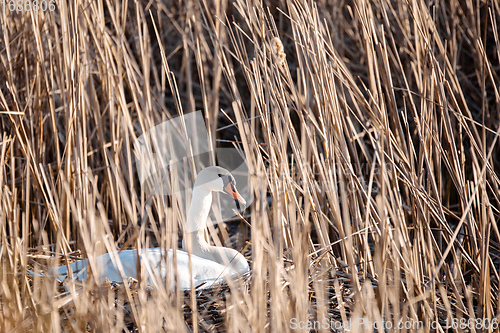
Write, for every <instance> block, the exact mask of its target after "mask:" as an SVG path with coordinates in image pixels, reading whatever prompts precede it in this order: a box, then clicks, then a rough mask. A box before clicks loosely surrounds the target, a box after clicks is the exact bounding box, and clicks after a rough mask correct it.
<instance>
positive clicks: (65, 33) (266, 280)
mask: <svg viewBox="0 0 500 333" xmlns="http://www.w3.org/2000/svg"><path fill="white" fill-rule="evenodd" d="M3 8H5V9H3ZM499 21H500V6H499V4H498V2H496V1H482V2H476V1H469V0H464V1H457V0H449V1H432V2H426V1H419V0H412V1H386V0H375V1H370V2H369V1H365V0H354V1H333V2H324V1H319V2H312V1H291V0H290V1H265V2H259V1H244V0H236V1H235V2H229V1H226V0H221V1H209V0H201V1H185V2H176V1H129V2H127V1H123V2H118V1H86V0H74V1H70V2H65V1H56V10H55V11H54V12H50V11H46V12H42V11H38V12H35V11H31V12H19V13H16V12H11V11H9V9H8V7H2V12H1V18H0V32H1V33H0V35H1V36H2V37H1V38H0V75H1V78H2V80H0V128H1V131H2V134H1V136H0V207H1V208H0V227H1V228H0V331H1V332H10V331H14V332H17V331H19V332H21V331H22V332H24V331H37V332H62V331H77V332H80V331H106V332H108V331H109V332H121V331H129V330H130V331H141V332H153V331H161V330H165V331H173V332H184V331H195V332H197V331H228V332H238V331H241V332H262V331H272V332H285V331H290V330H294V329H295V328H297V330H300V331H307V330H309V328H311V326H313V327H312V330H313V331H318V332H327V331H329V330H330V329H329V328H330V325H337V327H338V326H340V322H342V321H344V322H345V321H348V320H349V319H351V324H352V325H353V326H348V325H346V326H345V328H346V329H347V330H348V331H353V332H354V331H357V332H368V331H373V330H374V325H381V324H382V323H385V324H384V325H385V327H386V328H388V329H387V331H390V332H392V331H405V332H416V331H421V332H428V331H440V332H443V331H452V332H455V331H457V332H458V331H471V332H472V331H482V330H484V331H488V332H493V331H494V329H493V327H494V325H489V327H488V326H487V324H488V323H495V322H496V323H497V324H498V321H500V318H499V315H500V300H499V298H498V291H499V283H500V279H499V269H500V233H499V230H498V220H499V209H500V201H499V196H498V193H499V185H500V181H499V178H498V170H499V167H500V160H499V159H498V155H496V154H498V152H499V151H500V150H499V148H498V136H499V132H500V127H499V116H500V95H499V93H500V91H499V87H500V86H499V74H500V61H499V60H500V43H499V37H498V34H499V28H498V27H499V25H498V24H499ZM198 109H201V110H203V113H204V115H205V120H206V124H207V128H208V131H209V138H210V144H211V145H212V146H213V147H218V146H224V145H226V146H227V145H230V146H233V145H234V146H237V147H240V148H241V149H242V150H243V151H244V153H245V156H246V158H247V159H248V163H249V167H250V170H251V175H252V178H251V181H252V185H253V198H254V202H253V204H252V205H251V207H249V208H248V209H247V211H246V213H245V214H244V215H243V216H242V218H244V220H245V222H248V223H249V224H250V227H249V228H250V229H249V230H248V229H246V228H247V227H245V225H246V224H245V223H242V227H240V228H239V235H237V236H239V237H237V238H238V239H239V241H236V240H235V237H229V236H228V233H227V231H225V229H224V228H223V227H222V226H219V228H218V230H219V233H220V234H221V235H223V237H222V242H225V243H226V244H229V243H231V244H232V245H233V246H236V247H237V248H238V249H239V250H241V249H243V248H244V247H245V246H247V247H248V250H247V252H246V254H247V258H248V259H249V261H250V263H251V277H250V279H249V280H248V281H247V284H248V288H247V289H246V288H243V287H242V286H238V284H234V283H230V284H231V288H230V289H228V288H225V289H223V290H215V291H211V292H210V291H209V292H205V293H199V292H198V293H197V292H194V293H184V292H182V291H179V290H175V291H171V290H170V289H169V288H165V287H162V286H159V287H158V288H155V289H153V290H152V289H150V288H148V287H147V286H145V284H144V283H141V282H140V281H139V282H136V281H131V282H130V284H129V285H124V286H120V285H99V284H98V283H96V281H95V280H94V279H93V278H92V277H90V279H89V280H88V281H86V282H84V283H69V284H68V285H67V286H68V287H67V289H65V288H62V286H60V285H58V283H57V282H56V281H54V280H53V279H50V278H40V277H38V276H35V277H32V276H31V275H30V274H27V270H34V271H36V272H41V273H43V272H46V270H47V269H48V268H50V267H52V266H56V265H63V264H65V263H66V262H68V261H69V262H71V261H73V260H76V259H78V258H82V257H87V258H89V259H90V262H91V265H94V264H95V258H96V257H97V256H98V255H100V254H102V253H105V252H108V251H116V250H119V249H124V248H145V247H149V246H153V245H158V246H163V247H166V248H176V247H177V244H178V241H179V238H178V237H179V235H180V234H181V233H180V231H181V230H182V223H180V222H179V221H182V215H183V213H182V209H180V208H179V205H177V204H176V201H175V198H170V200H169V199H168V198H166V197H163V196H154V197H152V196H150V195H148V193H146V192H144V190H143V189H141V188H140V186H139V183H138V176H137V171H136V166H135V162H134V156H135V155H134V150H133V142H134V140H135V139H136V138H137V137H138V136H139V135H141V134H142V133H144V132H146V131H147V130H148V129H149V128H151V127H152V126H154V125H155V124H158V123H160V122H162V121H164V120H166V119H169V118H171V117H174V116H176V115H178V114H181V113H187V112H193V111H195V110H198ZM214 161H215V160H214ZM247 236H248V237H247ZM214 238H216V237H214ZM245 238H247V239H245ZM215 241H217V240H215ZM360 320H365V324H364V325H356V324H359V323H361V321H360ZM472 320H473V321H474V324H475V325H473V327H472V328H469V327H467V328H465V329H460V328H457V327H456V324H458V325H459V324H460V323H461V322H462V323H463V322H467V323H472ZM487 320H489V321H487ZM418 321H421V322H420V323H419V322H418ZM369 322H371V323H372V324H371V326H370V324H369ZM319 323H320V325H318V324H319ZM325 323H327V324H328V325H325ZM398 323H402V324H403V328H398V327H397V325H398ZM477 323H479V324H477ZM307 324H309V325H311V326H309V327H307ZM420 324H423V327H420V326H419V325H420ZM476 324H477V325H476ZM492 326H493V327H492ZM405 327H406V328H405Z"/></svg>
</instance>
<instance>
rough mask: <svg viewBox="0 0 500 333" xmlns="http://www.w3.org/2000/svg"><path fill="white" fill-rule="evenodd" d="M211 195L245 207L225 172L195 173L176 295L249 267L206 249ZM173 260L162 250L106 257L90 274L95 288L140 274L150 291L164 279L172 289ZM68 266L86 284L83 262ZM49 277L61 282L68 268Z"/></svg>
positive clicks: (237, 257) (239, 258)
mask: <svg viewBox="0 0 500 333" xmlns="http://www.w3.org/2000/svg"><path fill="white" fill-rule="evenodd" d="M212 192H225V193H227V194H229V195H231V196H232V197H233V198H234V199H235V202H236V203H237V206H238V207H239V204H242V205H243V206H244V205H245V200H244V199H243V197H241V195H240V194H239V193H238V192H237V190H236V183H235V181H234V177H233V176H232V175H231V174H230V173H229V171H227V170H225V169H223V168H221V167H208V168H205V169H203V170H202V171H200V173H199V174H198V176H197V177H196V181H195V184H194V188H193V197H192V201H191V205H190V208H189V212H188V218H187V221H186V232H185V234H184V238H183V241H182V246H183V250H177V252H176V258H175V262H176V263H177V284H176V285H177V287H178V288H179V289H191V283H192V284H193V286H194V287H195V288H196V287H198V286H199V288H201V289H203V288H208V287H210V286H212V285H213V284H216V283H221V282H223V281H225V279H227V278H234V277H236V276H238V275H240V274H243V273H246V272H248V271H249V266H248V262H247V261H246V259H245V257H243V255H242V254H241V253H239V252H238V251H236V250H234V249H230V248H226V247H219V246H213V245H210V244H209V243H208V242H207V241H206V239H205V228H206V223H207V219H208V214H209V211H210V207H211V204H212ZM186 250H187V251H188V252H187V251H186ZM189 252H190V253H191V269H190V258H189ZM173 257H174V256H173V250H168V251H165V250H164V249H162V248H150V249H142V250H139V251H137V250H123V251H120V252H114V253H106V254H103V255H101V256H99V257H97V258H96V259H97V260H96V266H97V267H96V268H97V269H96V270H97V271H93V274H94V276H96V278H97V279H98V280H99V281H100V282H104V281H106V280H108V281H110V282H118V283H122V282H125V281H126V280H127V279H128V278H130V277H131V278H135V279H138V278H139V277H140V276H141V272H143V274H145V275H143V276H146V277H147V279H148V284H150V285H152V286H154V277H155V276H156V277H158V278H161V279H162V280H163V279H166V278H167V277H168V279H169V281H172V285H171V287H172V288H175V285H174V281H175V279H174V272H175V270H174V267H173V263H174V258H173ZM137 260H139V263H140V266H139V265H138V263H137ZM69 266H70V268H71V272H72V279H75V280H78V281H82V280H86V279H87V275H88V274H87V270H88V267H89V261H88V259H84V260H79V261H76V262H73V263H72V264H70V265H69ZM138 267H140V271H138V269H137V268H138ZM49 275H51V276H53V277H55V278H56V279H57V280H59V281H61V282H62V281H64V280H66V279H68V278H69V277H68V266H66V265H64V266H60V267H55V268H53V269H52V270H50V274H49ZM158 282H161V281H158Z"/></svg>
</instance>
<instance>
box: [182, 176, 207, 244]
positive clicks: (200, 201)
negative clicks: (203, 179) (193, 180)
mask: <svg viewBox="0 0 500 333" xmlns="http://www.w3.org/2000/svg"><path fill="white" fill-rule="evenodd" d="M211 206H212V192H211V191H208V190H206V189H204V188H203V187H201V186H197V187H196V186H195V187H194V189H193V196H192V199H191V205H190V207H189V212H188V216H187V220H186V231H185V233H186V234H191V235H193V236H194V237H193V241H194V243H199V242H204V243H206V240H205V229H206V227H207V219H208V213H209V212H210V207H211ZM199 245H202V244H199ZM207 245H208V244H207Z"/></svg>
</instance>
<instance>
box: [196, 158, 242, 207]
mask: <svg viewBox="0 0 500 333" xmlns="http://www.w3.org/2000/svg"><path fill="white" fill-rule="evenodd" d="M194 187H203V188H204V189H206V190H208V191H211V192H222V193H225V194H228V195H230V196H231V197H232V198H233V199H234V201H235V203H236V207H238V210H240V205H242V206H243V207H245V206H246V201H245V199H244V198H243V197H242V196H241V194H240V193H239V192H238V190H237V189H236V181H235V179H234V177H233V175H232V174H231V173H230V172H229V171H227V170H226V169H224V168H221V167H218V166H211V167H208V168H205V169H203V170H201V171H200V173H198V176H197V177H196V181H195V183H194Z"/></svg>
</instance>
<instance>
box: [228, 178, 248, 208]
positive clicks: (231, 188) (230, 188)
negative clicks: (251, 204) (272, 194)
mask: <svg viewBox="0 0 500 333" xmlns="http://www.w3.org/2000/svg"><path fill="white" fill-rule="evenodd" d="M224 190H226V192H227V193H228V194H230V195H231V196H232V197H233V198H234V200H237V201H238V202H239V203H240V204H242V205H243V206H245V205H246V204H247V202H246V201H245V199H243V197H242V196H241V194H239V193H238V191H237V190H236V188H235V187H234V185H233V184H231V183H229V184H227V186H226V187H225V188H224Z"/></svg>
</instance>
